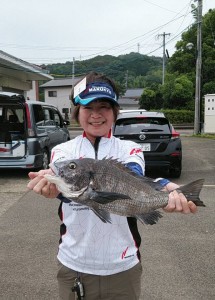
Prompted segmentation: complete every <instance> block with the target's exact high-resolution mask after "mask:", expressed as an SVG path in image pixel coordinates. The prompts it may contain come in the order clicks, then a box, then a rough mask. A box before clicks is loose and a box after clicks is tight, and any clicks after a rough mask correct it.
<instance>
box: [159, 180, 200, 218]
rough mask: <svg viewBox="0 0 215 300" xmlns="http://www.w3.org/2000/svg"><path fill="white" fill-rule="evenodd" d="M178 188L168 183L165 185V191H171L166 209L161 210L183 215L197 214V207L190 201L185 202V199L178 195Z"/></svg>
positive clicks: (182, 195)
mask: <svg viewBox="0 0 215 300" xmlns="http://www.w3.org/2000/svg"><path fill="white" fill-rule="evenodd" d="M178 187H179V186H178V185H177V184H175V183H172V182H170V183H169V184H167V186H166V188H165V190H167V191H171V190H172V192H170V194H169V201H168V204H167V206H166V207H164V208H163V210H164V211H165V212H181V213H184V214H189V213H195V212H197V206H196V205H195V204H194V203H193V202H192V201H187V198H186V197H185V196H184V194H182V193H178V192H177V191H176V190H174V189H176V188H178Z"/></svg>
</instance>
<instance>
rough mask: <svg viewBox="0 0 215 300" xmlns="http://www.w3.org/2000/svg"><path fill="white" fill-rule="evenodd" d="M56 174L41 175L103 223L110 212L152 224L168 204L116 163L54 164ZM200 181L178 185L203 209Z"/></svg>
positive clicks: (150, 184) (164, 195) (149, 182)
mask: <svg viewBox="0 0 215 300" xmlns="http://www.w3.org/2000/svg"><path fill="white" fill-rule="evenodd" d="M54 166H55V168H56V169H57V171H58V175H54V176H52V175H48V174H47V175H45V178H46V179H47V180H48V181H50V182H52V183H55V184H56V186H57V188H58V190H59V191H60V192H61V193H62V195H63V196H64V197H66V198H68V199H70V200H71V201H75V202H77V203H81V204H83V205H87V206H89V207H90V208H91V209H92V210H93V211H94V212H95V213H96V215H97V216H98V217H100V219H101V220H102V221H103V222H110V223H111V217H110V213H113V214H117V215H121V216H128V217H135V218H137V219H138V220H140V221H141V222H142V223H145V224H155V223H156V222H157V220H158V219H159V218H160V217H162V215H161V213H160V212H159V211H156V210H157V209H158V208H163V207H165V206H166V205H167V203H168V198H169V193H168V192H164V191H162V190H161V189H162V187H161V186H160V185H159V184H158V183H156V182H154V181H153V179H151V178H148V177H142V176H138V175H136V174H135V173H134V172H132V171H130V170H129V169H128V168H126V167H125V166H124V165H123V164H122V163H120V162H118V161H117V160H112V159H103V160H95V159H91V158H83V159H73V160H64V161H58V162H55V163H54ZM203 182H204V179H199V180H196V181H193V182H191V183H189V184H187V185H184V186H181V187H180V188H178V189H177V191H179V192H182V193H183V194H184V195H185V196H186V198H187V199H188V200H191V201H193V202H194V203H195V204H196V205H197V206H205V205H204V203H203V202H202V201H201V200H200V199H199V193H200V191H201V189H202V186H203Z"/></svg>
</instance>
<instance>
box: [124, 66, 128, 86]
mask: <svg viewBox="0 0 215 300" xmlns="http://www.w3.org/2000/svg"><path fill="white" fill-rule="evenodd" d="M127 89H128V70H127V71H126V74H125V91H127Z"/></svg>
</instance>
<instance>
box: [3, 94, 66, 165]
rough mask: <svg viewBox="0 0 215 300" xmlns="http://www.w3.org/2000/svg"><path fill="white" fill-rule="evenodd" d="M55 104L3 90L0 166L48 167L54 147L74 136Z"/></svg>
mask: <svg viewBox="0 0 215 300" xmlns="http://www.w3.org/2000/svg"><path fill="white" fill-rule="evenodd" d="M67 125H69V121H66V120H64V119H63V117H62V115H61V114H60V112H59V111H58V109H57V107H55V106H54V105H50V104H47V103H45V102H40V101H25V99H24V97H23V96H22V95H17V94H15V95H11V94H9V95H8V93H7V94H5V93H0V168H23V169H39V168H43V169H47V168H48V165H49V162H50V153H51V149H52V148H53V147H54V146H56V145H57V144H60V143H63V142H66V141H67V140H69V139H70V135H69V131H68V129H67Z"/></svg>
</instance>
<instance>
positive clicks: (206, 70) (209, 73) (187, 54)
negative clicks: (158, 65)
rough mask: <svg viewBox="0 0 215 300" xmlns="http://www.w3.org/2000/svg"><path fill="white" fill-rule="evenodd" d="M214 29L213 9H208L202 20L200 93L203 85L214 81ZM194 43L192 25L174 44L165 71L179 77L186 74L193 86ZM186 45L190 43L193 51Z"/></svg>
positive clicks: (194, 32) (214, 16)
mask: <svg viewBox="0 0 215 300" xmlns="http://www.w3.org/2000/svg"><path fill="white" fill-rule="evenodd" d="M194 13H195V11H194ZM194 16H195V14H194ZM214 28H215V9H210V10H209V11H208V13H207V14H205V15H204V16H203V18H202V91H204V90H205V88H204V85H205V84H207V85H208V83H209V82H210V81H211V82H213V81H214V69H215V51H214V33H213V30H214ZM196 41H197V26H196V23H194V24H193V25H192V26H191V27H190V28H189V29H188V30H187V31H186V32H184V33H183V34H182V39H181V40H180V41H178V42H177V43H176V51H175V53H174V54H173V55H172V57H171V58H170V59H169V61H168V64H167V71H168V72H169V73H171V74H174V73H177V74H179V75H182V74H186V76H187V77H188V78H189V79H190V80H191V81H192V82H193V85H194V86H195V68H196ZM188 43H192V44H193V45H194V47H193V49H191V50H189V49H187V44H188ZM214 92H215V91H214Z"/></svg>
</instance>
